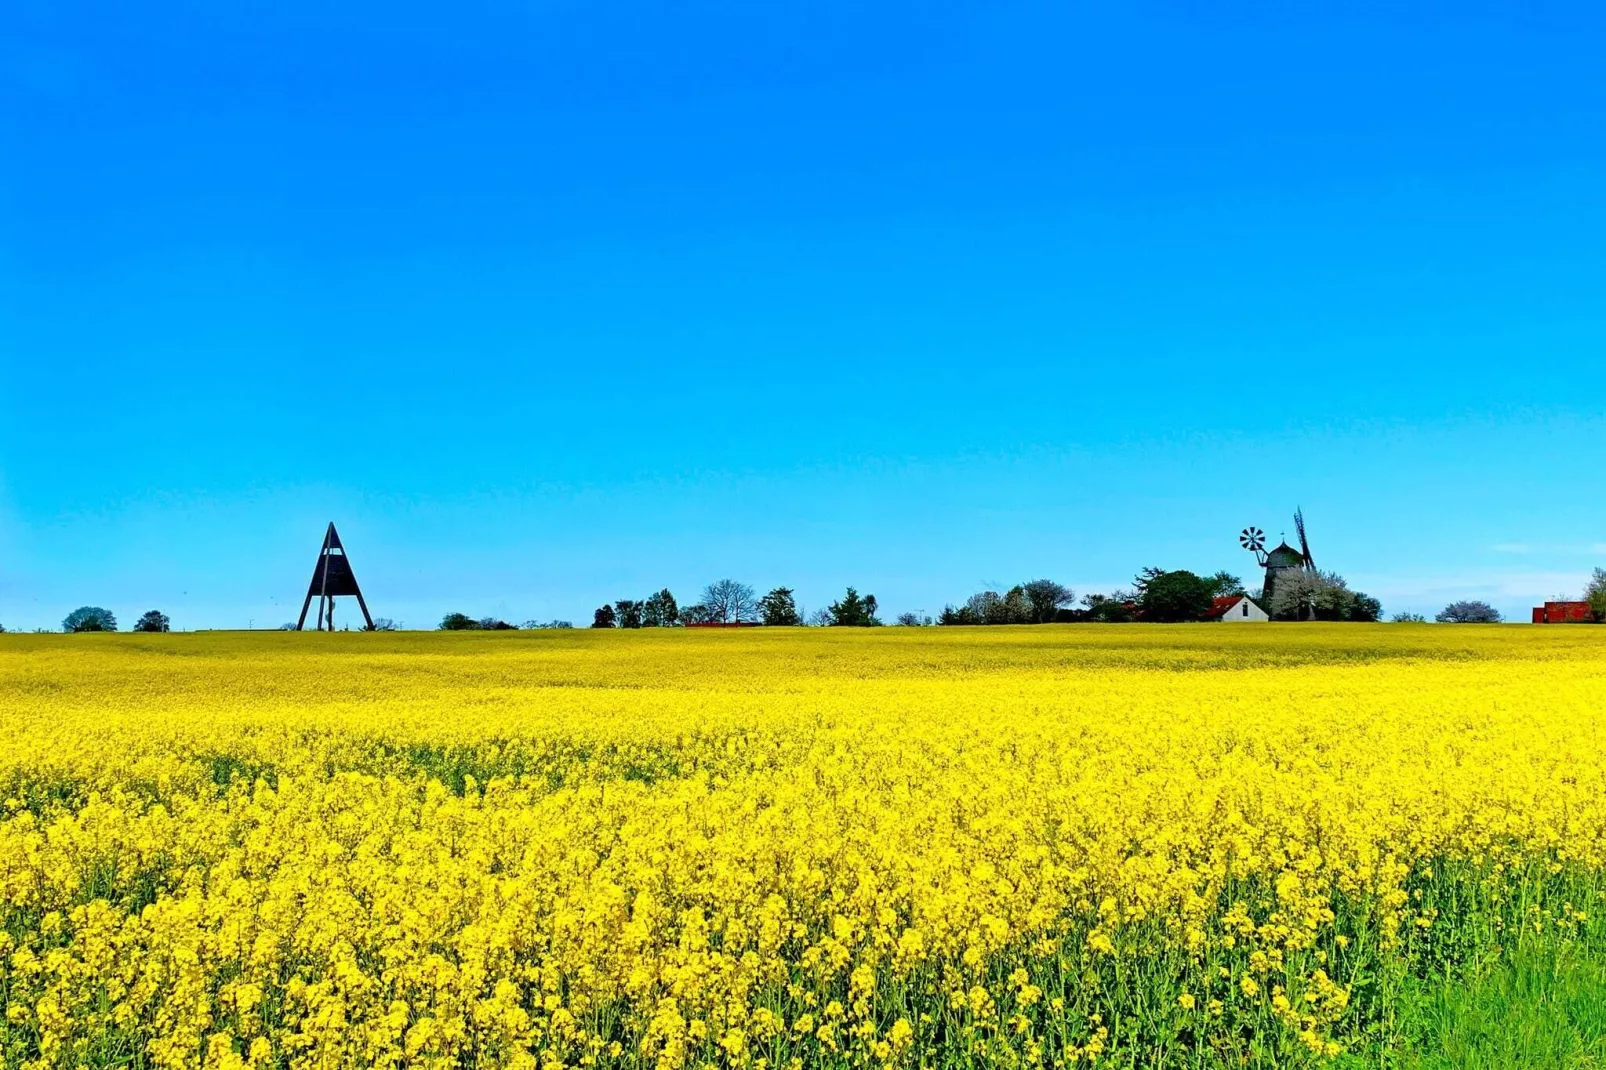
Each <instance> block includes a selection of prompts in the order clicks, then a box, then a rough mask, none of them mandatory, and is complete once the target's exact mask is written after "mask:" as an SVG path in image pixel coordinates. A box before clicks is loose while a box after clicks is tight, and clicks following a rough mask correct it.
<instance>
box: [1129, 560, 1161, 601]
mask: <svg viewBox="0 0 1606 1070" xmlns="http://www.w3.org/2000/svg"><path fill="white" fill-rule="evenodd" d="M1164 575H1165V569H1163V568H1156V567H1155V566H1153V565H1150V566H1148V567H1147V568H1145V569H1143V571H1141V572H1139V573H1138V574H1137V575H1136V576H1134V577H1132V586H1133V587H1135V588H1137V592H1138V594H1140V595H1141V594H1142V593H1143V592H1144V591H1146V590H1148V589H1149V584H1151V583H1153V582H1154V581H1155V580H1157V579H1159V578H1160V577H1161V576H1164Z"/></svg>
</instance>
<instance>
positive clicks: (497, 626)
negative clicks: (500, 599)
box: [480, 617, 519, 632]
mask: <svg viewBox="0 0 1606 1070" xmlns="http://www.w3.org/2000/svg"><path fill="white" fill-rule="evenodd" d="M480 630H481V631H485V632H516V631H518V630H519V626H518V625H517V624H509V623H508V622H507V621H505V620H502V619H501V618H500V617H481V618H480Z"/></svg>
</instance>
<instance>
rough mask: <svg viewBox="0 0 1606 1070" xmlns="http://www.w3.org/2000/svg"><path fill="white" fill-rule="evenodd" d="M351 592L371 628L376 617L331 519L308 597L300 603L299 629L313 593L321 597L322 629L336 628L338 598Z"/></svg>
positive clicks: (319, 607)
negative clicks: (369, 612)
mask: <svg viewBox="0 0 1606 1070" xmlns="http://www.w3.org/2000/svg"><path fill="white" fill-rule="evenodd" d="M348 594H349V595H356V596H357V608H359V609H361V610H362V619H363V620H365V621H367V622H368V628H369V630H370V631H372V630H373V627H374V618H372V617H370V616H369V615H368V603H367V602H364V601H363V598H362V588H361V587H358V586H357V574H356V573H355V572H353V571H352V570H351V559H350V558H349V557H347V556H346V548H345V547H344V546H342V545H341V543H340V533H339V532H338V531H336V530H335V525H334V523H333V522H332V521H331V522H330V524H329V530H328V531H326V532H324V534H323V549H321V550H319V551H318V563H317V564H316V565H315V566H313V569H312V582H311V583H309V584H308V585H307V597H306V598H305V599H304V600H303V601H302V603H301V618H300V619H299V620H297V621H296V631H298V632H299V631H300V630H301V628H302V626H303V625H305V624H306V623H307V607H308V606H310V605H312V599H313V596H314V595H316V596H317V598H318V630H319V631H320V632H321V631H323V630H324V628H325V627H326V626H327V627H328V629H329V631H331V632H332V631H334V630H335V598H336V597H337V596H340V595H348Z"/></svg>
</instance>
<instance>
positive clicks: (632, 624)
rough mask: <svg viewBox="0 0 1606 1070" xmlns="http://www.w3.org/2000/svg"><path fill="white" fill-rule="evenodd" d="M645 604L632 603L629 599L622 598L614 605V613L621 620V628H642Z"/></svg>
mask: <svg viewBox="0 0 1606 1070" xmlns="http://www.w3.org/2000/svg"><path fill="white" fill-rule="evenodd" d="M645 605H646V603H645V602H632V601H631V600H630V599H628V598H621V599H619V601H617V602H615V603H614V604H613V608H614V613H615V615H616V616H617V617H618V618H619V627H621V628H639V627H641V616H642V608H643V607H644V606H645Z"/></svg>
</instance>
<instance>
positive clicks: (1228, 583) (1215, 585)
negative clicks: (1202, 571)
mask: <svg viewBox="0 0 1606 1070" xmlns="http://www.w3.org/2000/svg"><path fill="white" fill-rule="evenodd" d="M1205 582H1206V583H1208V584H1209V585H1210V594H1211V597H1213V598H1230V597H1232V596H1233V595H1240V594H1248V593H1249V592H1247V591H1245V590H1244V581H1243V580H1241V579H1239V578H1238V577H1237V576H1234V575H1233V574H1232V573H1230V572H1228V571H1227V570H1226V569H1222V570H1221V571H1220V572H1217V573H1216V574H1215V575H1214V576H1206V577H1205Z"/></svg>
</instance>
